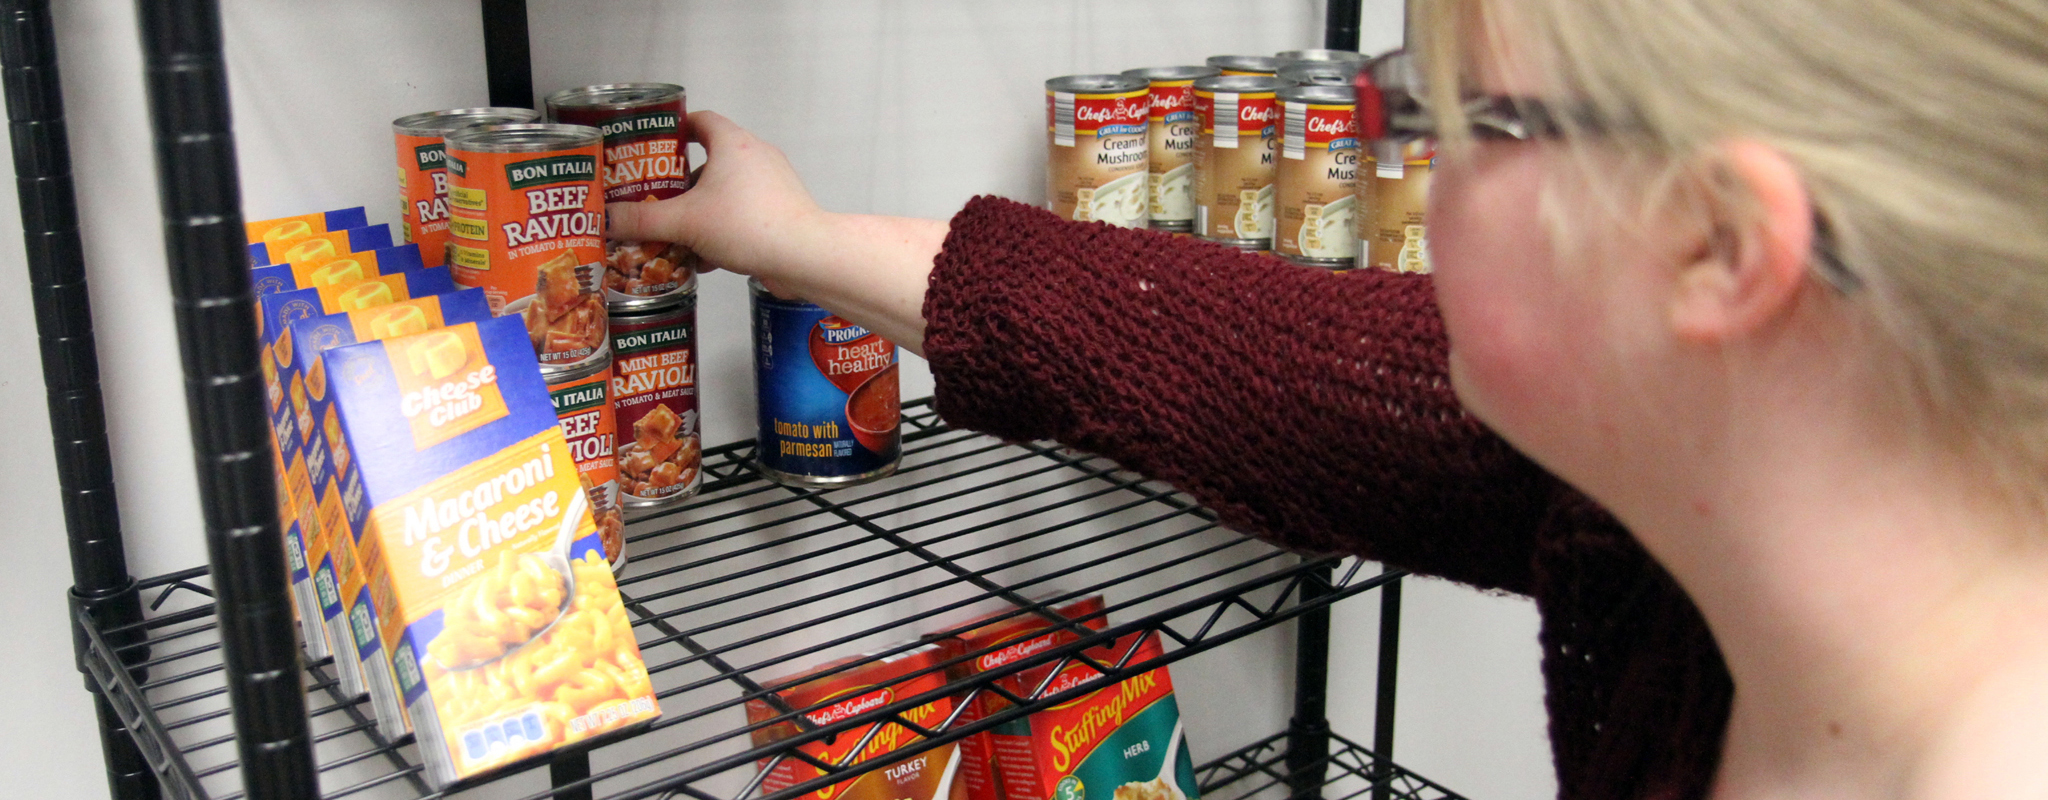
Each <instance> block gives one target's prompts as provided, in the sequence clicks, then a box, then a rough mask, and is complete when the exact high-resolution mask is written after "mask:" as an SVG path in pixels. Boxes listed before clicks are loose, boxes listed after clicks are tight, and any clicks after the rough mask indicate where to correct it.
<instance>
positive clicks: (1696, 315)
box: [1671, 139, 1814, 343]
mask: <svg viewBox="0 0 2048 800" xmlns="http://www.w3.org/2000/svg"><path fill="white" fill-rule="evenodd" d="M1719 155H1720V159H1721V164H1720V166H1721V168H1722V169H1723V170H1724V171H1725V174H1724V175H1723V176H1722V180H1724V181H1728V182H1730V183H1732V184H1733V185H1732V186H1724V187H1720V189H1721V191H1714V190H1713V188H1712V187H1702V188H1701V190H1702V192H1703V193H1704V194H1705V195H1706V196H1705V199H1704V202H1703V203H1702V204H1701V206H1700V207H1701V208H1702V209H1703V211H1702V213H1704V214H1706V215H1707V217H1708V219H1707V220H1706V221H1705V222H1706V224H1705V225H1704V226H1703V227H1702V230H1704V231H1705V234H1704V236H1703V238H1702V240H1701V242H1700V243H1699V246H1698V247H1697V248H1695V251H1694V253H1693V255H1691V256H1689V257H1687V258H1686V259H1685V261H1684V262H1683V263H1681V264H1679V270H1678V276H1677V280H1676V281H1675V282H1674V284H1673V291H1672V297H1671V325H1672V329H1673V331H1674V332H1675V333H1677V335H1678V336H1679V337H1680V338H1682V339H1685V340H1687V341H1694V342H1701V343H1711V342H1725V341H1729V340H1733V339H1739V338H1741V337H1743V336H1744V335H1747V334H1749V333H1751V332H1754V331H1756V330H1758V329H1760V328H1762V327H1764V326H1765V325H1767V324H1769V323H1770V322H1771V321H1772V320H1775V319H1778V318H1780V317H1782V316H1783V315H1784V314H1786V313H1788V312H1790V311H1791V309H1792V307H1793V305H1794V303H1795V301H1796V300H1797V297H1798V294H1799V291H1800V289H1801V287H1802V286H1803V285H1804V284H1805V282H1806V274H1807V262H1808V259H1809V258H1810V257H1811V255H1812V250H1813V235H1814V230H1813V203H1812V201H1811V199H1810V198H1809V197H1808V196H1807V193H1806V183H1805V181H1803V180H1802V179H1801V178H1800V176H1799V170H1798V169H1797V168H1796V167H1794V166H1793V165H1792V161H1791V160H1790V159H1788V158H1786V157H1785V154H1784V153H1781V152H1779V151H1778V150H1777V148H1774V147H1771V146H1770V145H1767V144H1764V143H1762V142H1758V141H1754V140H1748V139H1738V140H1732V141H1728V142H1725V143H1723V144H1722V145H1721V147H1720V153H1719ZM1728 190H1732V191H1728ZM1731 195H1733V197H1735V198H1746V199H1747V201H1748V206H1747V207H1746V208H1744V207H1742V206H1740V205H1737V204H1736V202H1737V201H1735V200H1733V199H1731Z"/></svg>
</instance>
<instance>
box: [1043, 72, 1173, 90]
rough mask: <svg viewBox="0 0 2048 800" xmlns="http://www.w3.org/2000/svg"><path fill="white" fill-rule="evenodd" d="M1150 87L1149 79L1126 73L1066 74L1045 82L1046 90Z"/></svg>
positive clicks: (1135, 88) (1137, 88) (1134, 88)
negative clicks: (1134, 76)
mask: <svg viewBox="0 0 2048 800" xmlns="http://www.w3.org/2000/svg"><path fill="white" fill-rule="evenodd" d="M1151 87H1152V84H1151V82H1150V81H1147V80H1145V79H1143V78H1133V77H1130V76H1128V75H1109V74H1103V75H1067V76H1063V77H1058V78H1053V79H1052V80H1049V81H1046V82H1045V90H1046V91H1048V92H1075V93H1079V92H1091V93H1092V92H1135V91H1138V90H1139V89H1149V88H1151Z"/></svg>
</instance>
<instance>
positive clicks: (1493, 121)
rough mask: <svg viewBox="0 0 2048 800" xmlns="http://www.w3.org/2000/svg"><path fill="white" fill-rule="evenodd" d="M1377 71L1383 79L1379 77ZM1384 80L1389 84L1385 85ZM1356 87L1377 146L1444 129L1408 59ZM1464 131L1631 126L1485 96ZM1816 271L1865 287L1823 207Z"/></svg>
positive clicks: (1589, 130)
mask: <svg viewBox="0 0 2048 800" xmlns="http://www.w3.org/2000/svg"><path fill="white" fill-rule="evenodd" d="M1376 73H1378V75H1379V80H1375V74H1376ZM1382 81H1384V82H1386V83H1387V84H1389V85H1385V86H1383V85H1381V83H1382ZM1353 85H1354V86H1355V87H1356V88H1357V90H1358V105H1357V114H1358V133H1359V136H1360V137H1361V138H1363V139H1365V140H1366V141H1368V142H1372V143H1374V144H1375V145H1378V147H1376V148H1375V149H1380V147H1385V146H1386V145H1389V144H1391V145H1394V146H1395V147H1397V148H1398V146H1399V145H1402V144H1406V143H1408V142H1412V141H1418V140H1427V139H1434V138H1436V137H1438V136H1439V135H1440V134H1441V132H1442V128H1441V126H1440V125H1439V124H1438V122H1437V119H1436V115H1434V114H1432V113H1430V111H1429V108H1428V107H1427V106H1425V105H1423V103H1422V102H1421V100H1419V99H1418V98H1417V97H1416V96H1415V94H1414V93H1413V92H1411V91H1409V90H1408V89H1407V88H1406V87H1411V86H1416V85H1419V84H1418V82H1417V80H1416V76H1415V75H1414V71H1413V67H1412V65H1410V64H1409V63H1408V61H1407V59H1406V58H1405V57H1400V58H1399V59H1398V61H1397V60H1394V59H1393V57H1382V58H1381V59H1375V60H1373V61H1371V62H1368V63H1367V64H1365V65H1364V66H1363V67H1362V68H1361V69H1360V70H1359V71H1358V77H1356V78H1355V79H1353ZM1463 111H1464V118H1465V122H1466V130H1467V132H1468V133H1469V134H1470V135H1471V136H1472V138H1474V139H1480V140H1489V141H1503V140H1505V141H1521V142H1529V141H1541V140H1552V139H1560V138H1563V137H1564V136H1565V134H1566V132H1567V131H1570V132H1571V133H1573V134H1576V135H1584V136H1601V135H1611V134H1612V133H1614V132H1615V131H1617V130H1624V129H1627V128H1629V127H1630V126H1628V125H1618V124H1616V123H1615V122H1613V121H1612V120H1608V119H1605V118H1603V117H1601V116H1600V115H1598V114H1595V113H1593V112H1592V110H1590V109H1585V108H1564V109H1560V108H1557V107H1556V106H1553V105H1552V104H1549V103H1546V102H1544V101H1541V100H1537V99H1534V98H1527V97H1510V96H1504V95H1487V96H1481V97H1475V98H1472V99H1470V100H1467V101H1465V102H1464V103H1463ZM1812 263H1813V271H1814V273H1815V275H1816V276H1818V277H1819V278H1820V279H1821V281H1822V282H1824V283H1826V284H1827V285H1828V286H1829V287H1831V288H1833V289H1834V290H1835V291H1837V292H1840V293H1842V294H1850V293H1852V292H1855V291H1856V290H1858V289H1861V288H1862V287H1863V279H1862V278H1860V277H1858V276H1857V275H1856V273H1854V272H1851V271H1850V270H1849V266H1848V264H1846V263H1844V262H1843V261H1842V257H1841V250H1840V247H1839V245H1838V244H1837V242H1836V239H1835V234H1834V228H1833V226H1832V225H1830V224H1828V220H1827V217H1825V216H1824V215H1822V214H1821V213H1820V211H1819V209H1815V210H1814V212H1813V257H1812Z"/></svg>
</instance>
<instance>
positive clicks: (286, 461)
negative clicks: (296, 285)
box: [256, 269, 455, 697]
mask: <svg viewBox="0 0 2048 800" xmlns="http://www.w3.org/2000/svg"><path fill="white" fill-rule="evenodd" d="M375 280H376V281H377V283H374V284H368V285H361V284H338V285H333V286H324V287H315V288H310V289H301V290H296V291H291V292H280V293H277V294H270V295H263V296H261V297H258V298H257V304H256V310H257V317H256V324H257V331H258V333H259V334H260V336H261V337H262V338H261V342H260V344H261V354H262V358H261V367H262V371H263V383H264V392H265V394H266V395H267V397H266V398H265V402H266V410H267V411H268V413H269V415H270V425H271V434H272V437H273V439H274V440H275V442H276V445H277V454H278V461H279V464H280V466H281V470H280V471H279V473H278V475H277V480H278V483H279V484H281V485H283V486H284V488H285V492H286V494H287V495H289V496H290V497H291V501H292V502H291V506H292V509H293V515H294V517H295V518H296V521H297V523H298V525H297V527H298V536H297V537H296V538H294V537H293V536H291V535H290V534H291V529H290V528H287V529H286V534H287V535H286V538H285V550H286V558H287V559H288V560H289V561H290V562H292V563H298V562H306V563H307V564H308V565H309V566H310V565H311V564H313V563H315V562H313V561H311V559H310V553H309V548H310V547H311V546H312V544H313V543H314V542H317V541H319V540H321V539H322V536H323V533H324V532H323V531H322V530H321V528H320V525H319V522H318V516H317V513H316V503H317V500H318V496H317V495H316V494H315V493H314V491H313V483H312V481H311V474H310V471H309V469H308V467H307V464H306V459H305V452H304V438H303V435H302V432H301V427H302V426H301V425H300V423H299V420H300V418H301V417H302V416H305V415H302V414H299V413H295V409H297V408H303V407H305V404H306V398H305V387H304V382H303V381H294V380H292V365H293V364H294V363H295V361H294V353H293V347H292V339H291V336H290V331H291V323H292V322H293V321H296V320H299V319H303V318H306V317H311V316H324V315H327V314H332V313H336V312H339V311H343V310H347V309H352V308H353V309H360V308H372V307H375V306H378V305H383V304H387V303H390V302H392V301H394V300H399V299H408V298H411V297H415V296H427V295H433V294H440V293H444V292H449V291H453V290H454V288H455V282H454V280H453V279H452V278H450V276H449V275H448V271H447V270H446V269H441V270H438V271H436V270H414V271H412V272H407V273H400V274H397V275H386V276H377V277H376V279H375ZM359 285H361V286H362V288H357V287H358V286H359ZM313 577H314V576H313V574H312V573H311V572H310V571H309V573H308V574H307V576H306V577H305V579H303V580H298V579H295V580H294V582H293V585H292V597H293V603H294V606H295V608H294V610H295V611H296V612H298V614H299V615H300V617H301V618H302V619H324V618H325V615H323V614H322V613H321V609H322V607H323V605H324V604H323V603H322V602H321V598H320V596H319V590H318V587H317V585H316V584H315V583H314V581H313ZM315 627H318V630H319V631H320V632H322V633H324V634H325V635H324V636H313V635H308V636H307V637H306V640H305V646H306V651H307V653H308V654H309V655H311V656H313V657H314V658H316V659H317V658H326V657H327V656H329V655H334V654H337V653H345V652H347V649H346V648H344V647H341V646H339V645H338V643H339V642H345V641H347V640H348V639H347V637H346V636H343V635H340V633H338V631H340V626H339V623H329V624H325V625H324V626H309V630H308V633H309V634H311V633H312V632H314V631H313V630H312V629H313V628H315ZM342 632H345V631H342ZM335 672H336V680H337V682H338V683H339V688H340V690H341V692H342V694H343V695H345V696H348V697H354V696H357V695H360V694H362V693H363V692H365V691H367V690H368V685H367V684H366V683H365V682H364V680H363V671H362V667H361V664H360V663H359V662H358V660H357V659H354V658H337V659H335Z"/></svg>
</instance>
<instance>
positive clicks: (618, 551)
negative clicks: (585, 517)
mask: <svg viewBox="0 0 2048 800" xmlns="http://www.w3.org/2000/svg"><path fill="white" fill-rule="evenodd" d="M611 375H612V373H611V370H610V369H600V370H597V371H595V372H592V373H590V374H589V375H585V376H583V377H580V378H571V379H568V380H564V381H560V382H555V381H549V382H548V399H549V400H552V401H553V402H554V404H555V417H556V418H557V419H559V420H561V424H562V436H563V437H565V438H567V439H568V440H569V458H570V459H571V460H573V461H575V462H576V474H577V477H578V479H579V480H581V481H582V484H583V491H584V493H585V494H587V495H589V496H590V513H591V514H592V515H593V516H595V517H596V518H597V535H598V538H599V539H600V540H602V541H603V542H604V559H605V561H607V562H609V563H610V564H611V567H612V571H613V572H617V571H618V570H619V568H621V567H624V566H625V565H626V516H625V509H624V508H623V507H621V506H620V505H619V462H618V458H617V457H616V455H615V452H616V447H617V444H618V438H619V437H618V432H619V429H618V419H617V417H616V416H615V415H614V414H613V413H612V395H611Z"/></svg>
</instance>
